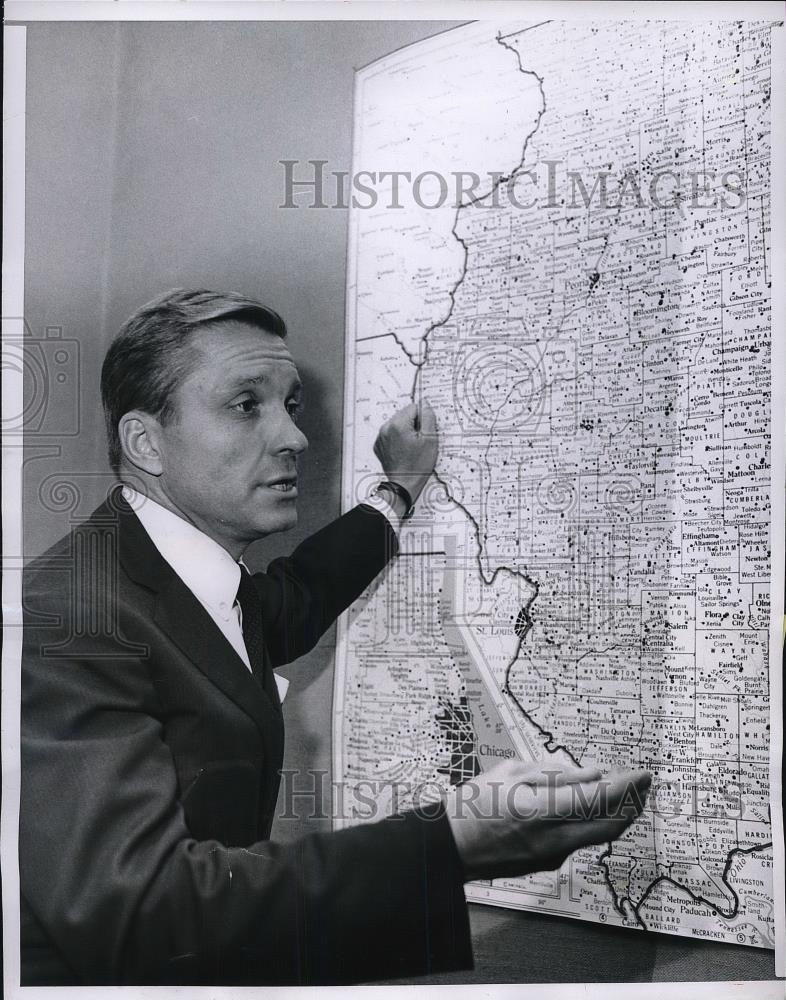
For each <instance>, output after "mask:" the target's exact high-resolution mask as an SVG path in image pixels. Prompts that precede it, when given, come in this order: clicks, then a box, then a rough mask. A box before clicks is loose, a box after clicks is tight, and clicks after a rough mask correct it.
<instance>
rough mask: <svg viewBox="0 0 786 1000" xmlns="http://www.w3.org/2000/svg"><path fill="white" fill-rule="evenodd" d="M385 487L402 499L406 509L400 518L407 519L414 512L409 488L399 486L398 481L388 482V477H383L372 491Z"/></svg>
mask: <svg viewBox="0 0 786 1000" xmlns="http://www.w3.org/2000/svg"><path fill="white" fill-rule="evenodd" d="M385 489H386V490H390V492H391V493H392V494H393V495H394V496H397V497H400V498H401V499H402V500H403V501H404V505H405V506H406V508H407V509H406V511H405V512H404V515H403V516H402V518H401V520H402V521H408V520H409V518H410V517H412V515H413V514H414V512H415V505H414V503H413V502H412V496H411V495H410V492H409V490H407V489H405V488H404V487H403V486H400V485H399V484H398V483H392V482H390V480H389V479H383V480H382V482H381V483H379V484H378V485H377V487H376V489H375V490H374V492H375V493H379V492H380V490H385Z"/></svg>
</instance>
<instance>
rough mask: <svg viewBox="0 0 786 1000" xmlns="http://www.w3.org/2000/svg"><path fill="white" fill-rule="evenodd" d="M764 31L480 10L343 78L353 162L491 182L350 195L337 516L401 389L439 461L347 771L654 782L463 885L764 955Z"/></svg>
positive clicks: (383, 594)
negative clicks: (599, 773)
mask: <svg viewBox="0 0 786 1000" xmlns="http://www.w3.org/2000/svg"><path fill="white" fill-rule="evenodd" d="M771 30H772V26H771V25H769V24H764V23H734V24H711V25H698V24H697V25H690V24H686V23H679V24H675V23H668V22H662V23H652V22H649V23H644V22H622V23H616V24H610V23H608V22H606V23H604V24H599V25H592V24H590V23H588V22H584V23H581V24H575V25H568V24H564V23H555V22H549V23H545V24H540V25H533V26H527V25H519V26H511V25H503V26H501V27H500V26H496V27H492V26H491V25H489V24H481V25H472V26H469V27H467V28H462V29H457V30H455V31H452V32H448V33H446V34H445V35H442V36H438V37H437V38H435V39H431V40H429V41H428V42H425V43H422V44H420V45H417V46H412V47H410V48H409V49H405V50H403V51H402V52H400V53H396V54H394V55H393V56H391V57H389V58H388V59H386V60H382V61H380V62H379V63H376V64H374V65H373V66H372V67H369V68H368V69H367V70H366V71H364V72H363V73H362V74H361V75H360V76H359V78H358V90H357V98H356V116H357V130H356V148H355V151H354V162H353V166H354V168H355V169H356V170H357V169H360V168H364V169H369V170H373V169H375V168H376V169H377V170H378V169H379V168H380V167H381V166H384V167H385V168H386V169H388V170H390V169H391V168H392V167H395V169H400V170H404V169H408V170H411V171H412V172H413V173H414V172H416V170H417V169H418V168H420V169H426V168H428V169H431V170H436V171H442V172H443V173H448V172H449V171H458V170H462V171H474V172H476V173H477V174H478V175H479V176H480V177H481V178H483V177H485V178H486V183H485V185H484V184H483V183H482V182H481V184H480V185H479V186H478V187H477V189H476V190H475V191H474V192H473V193H472V194H471V195H470V196H466V195H465V196H464V197H462V199H461V202H460V205H459V207H458V208H456V207H455V206H454V207H452V208H451V207H449V206H444V207H441V208H440V209H438V210H437V209H433V210H430V209H428V208H424V207H423V206H422V205H417V204H407V203H406V199H402V201H404V202H405V204H404V207H403V208H402V209H401V210H392V211H391V210H388V209H386V208H385V207H384V206H383V205H381V206H380V207H379V208H378V209H376V210H375V211H362V210H360V211H354V212H353V214H352V236H351V254H350V285H349V296H348V305H349V323H348V327H349V329H348V345H347V346H348V353H347V361H348V364H347V370H348V387H347V407H346V412H347V419H348V426H347V448H346V452H345V493H346V497H345V499H346V501H347V503H350V502H352V501H353V500H354V498H356V497H357V496H358V495H362V492H363V489H364V488H367V484H368V482H369V481H372V480H373V472H374V470H373V469H371V468H370V467H368V468H367V467H365V466H363V464H362V462H361V460H360V459H359V457H358V456H360V455H362V454H364V453H366V454H370V441H369V437H370V436H371V434H372V433H373V430H374V429H375V428H376V427H377V426H379V423H380V421H381V420H382V419H385V418H386V417H387V416H389V415H390V413H392V412H393V411H394V410H395V409H396V408H397V407H398V406H399V405H401V403H402V402H406V401H407V400H408V399H409V398H419V397H420V396H425V397H426V398H428V399H429V401H430V402H431V404H432V405H433V406H434V408H435V410H436V412H437V418H438V421H439V426H440V435H441V451H440V459H439V463H438V468H437V481H436V483H435V484H434V486H433V487H432V489H431V490H430V491H429V493H428V495H427V496H426V497H425V498H424V500H423V502H422V503H421V505H420V508H421V509H420V512H419V515H418V518H417V519H416V520H415V522H414V523H413V524H412V525H411V527H408V528H407V529H406V530H405V532H404V534H403V536H402V554H401V556H400V557H399V559H398V561H397V562H396V563H395V565H394V566H393V567H392V568H391V570H390V571H389V573H388V574H387V577H386V578H385V579H383V581H381V583H379V584H378V585H377V587H376V588H375V589H374V592H373V593H371V594H369V595H368V600H367V602H366V603H365V604H363V605H362V606H360V607H359V608H357V609H356V610H355V611H353V613H352V615H351V617H350V618H349V619H347V620H346V621H345V622H344V623H343V625H342V628H341V631H340V643H339V652H338V658H337V681H336V695H337V697H336V703H337V709H338V711H337V714H336V729H335V740H334V745H335V748H336V765H337V767H336V771H337V777H339V778H341V779H343V780H344V781H345V783H346V785H347V787H349V788H351V787H352V786H353V783H354V784H356V783H358V782H361V781H366V780H370V779H374V780H376V781H378V782H379V786H378V788H377V795H378V801H379V803H380V807H381V808H390V807H392V805H393V803H394V802H395V803H396V804H400V803H401V801H402V795H403V801H404V802H406V795H407V791H406V789H409V790H410V792H412V790H413V789H415V791H416V792H417V790H418V789H422V788H428V787H429V786H431V787H432V788H437V787H439V786H440V785H443V786H444V785H446V784H447V783H448V782H450V783H457V782H458V781H460V780H465V779H466V778H467V777H472V776H473V774H474V773H477V770H478V769H479V768H482V767H487V766H490V765H491V764H492V763H494V761H495V760H496V759H498V758H501V757H512V756H516V757H520V758H522V759H524V760H534V761H545V762H548V761H551V760H555V759H558V760H560V761H562V762H564V761H575V762H579V763H581V764H585V765H598V766H600V767H602V768H604V769H609V768H613V767H615V766H636V767H638V766H641V767H646V768H649V769H650V770H652V771H653V772H654V774H655V785H654V789H655V792H654V794H652V795H651V798H650V802H649V804H648V808H647V810H646V811H645V813H644V815H643V816H642V817H641V819H640V820H639V821H637V823H636V824H635V825H634V826H633V827H632V828H631V830H630V831H629V832H628V834H626V835H625V837H624V838H622V839H621V840H620V841H617V842H615V843H614V844H613V845H607V846H606V847H605V848H604V847H600V848H597V849H590V850H586V851H581V852H577V854H576V855H574V856H573V857H572V858H571V859H569V861H568V862H567V863H566V865H565V866H564V868H563V870H562V872H561V873H558V874H556V875H554V874H545V875H540V876H533V877H530V878H528V879H518V880H497V881H495V882H494V883H488V884H482V885H477V886H470V887H468V897H469V898H470V899H477V900H481V901H485V902H494V903H499V904H502V905H511V906H517V907H533V908H537V909H542V910H546V911H548V912H555V913H561V914H564V915H570V916H581V917H586V918H589V919H594V920H599V921H604V922H609V923H614V924H621V925H626V926H631V927H641V928H644V927H646V928H649V929H653V930H661V931H667V932H672V933H684V934H691V935H693V936H698V937H707V938H713V939H718V940H726V941H734V942H739V943H745V944H752V945H758V946H763V947H773V943H774V937H773V935H774V928H773V904H772V897H773V890H772V852H771V845H770V840H771V833H770V826H769V805H768V780H769V776H768V759H769V757H768V754H769V724H770V723H769V720H770V713H769V688H768V679H767V655H768V654H767V634H768V627H769V574H770V568H769V552H768V532H769V515H770V498H769V441H770V430H771V426H770V410H769V385H770V278H769V273H770V262H769V221H768V220H769V134H770V129H769V93H770V89H769V88H770V63H769V56H770V32H771ZM391 137H393V138H391ZM365 449H368V451H364V450H365ZM402 789H404V791H403V792H402ZM412 794H415V792H412ZM358 818H362V817H360V816H354V815H352V814H351V813H350V815H349V816H348V817H347V821H348V822H352V821H355V820H356V819H358Z"/></svg>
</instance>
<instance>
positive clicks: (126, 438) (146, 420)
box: [117, 410, 164, 476]
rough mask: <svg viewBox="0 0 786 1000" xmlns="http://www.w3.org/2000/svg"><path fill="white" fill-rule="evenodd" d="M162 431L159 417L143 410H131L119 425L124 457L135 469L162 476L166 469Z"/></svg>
mask: <svg viewBox="0 0 786 1000" xmlns="http://www.w3.org/2000/svg"><path fill="white" fill-rule="evenodd" d="M160 432H161V424H160V423H159V422H158V420H157V418H156V417H154V416H153V415H152V414H151V413H145V412H144V411H143V410H129V412H128V413H124V414H123V416H122V417H121V418H120V421H119V423H118V425H117V433H118V435H119V437H120V445H121V447H122V449H123V457H124V458H125V460H126V461H127V462H128V463H129V464H131V465H133V466H134V468H135V469H139V470H140V471H141V472H147V473H148V474H149V475H151V476H160V475H161V473H162V472H163V471H164V467H163V461H162V459H163V455H162V452H161V433H160Z"/></svg>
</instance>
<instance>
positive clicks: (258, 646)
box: [237, 565, 279, 705]
mask: <svg viewBox="0 0 786 1000" xmlns="http://www.w3.org/2000/svg"><path fill="white" fill-rule="evenodd" d="M237 603H238V604H239V605H240V610H241V612H242V615H243V625H242V629H243V641H244V642H245V644H246V652H247V653H248V659H249V662H250V664H251V670H252V672H253V674H254V676H255V677H256V679H257V680H258V681H259V683H260V684H261V685H262V687H263V688H264V689H265V691H267V693H268V694H269V695H270V697H271V699H272V701H273V703H274V704H275V705H278V704H279V699H278V691H277V689H276V681H275V678H274V677H273V671H272V669H271V668H270V666H269V665H268V663H267V660H266V658H265V649H264V643H263V642H262V607H261V602H260V599H259V592H258V591H257V588H256V587H255V586H254V581H253V580H252V579H251V574H250V573H249V572H248V570H247V569H246V567H245V566H243V565H241V566H240V585H239V586H238V588H237Z"/></svg>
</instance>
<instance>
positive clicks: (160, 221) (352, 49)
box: [24, 21, 774, 983]
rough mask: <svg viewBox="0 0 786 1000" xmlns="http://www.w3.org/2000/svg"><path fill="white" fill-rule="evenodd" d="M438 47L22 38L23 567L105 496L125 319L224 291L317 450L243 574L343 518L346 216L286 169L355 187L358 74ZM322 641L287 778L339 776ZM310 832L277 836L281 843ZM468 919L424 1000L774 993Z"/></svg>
mask: <svg viewBox="0 0 786 1000" xmlns="http://www.w3.org/2000/svg"><path fill="white" fill-rule="evenodd" d="M450 26H451V23H450V22H426V21H420V22H405V21H398V22H395V21H393V22H368V21H365V22H330V21H322V22H243V23H228V22H224V23H220V22H219V23H215V22H213V23H207V22H205V23H198V22H196V23H195V22H192V23H152V24H146V23H139V24H132V23H125V24H122V23H95V24H91V23H71V24H67V23H58V24H41V23H36V24H31V25H29V26H28V35H27V49H28V51H27V73H28V86H27V192H26V210H27V219H26V227H27V228H26V274H25V319H26V321H27V323H28V325H29V330H30V333H31V334H32V336H33V337H34V338H36V339H46V338H47V337H48V338H49V340H55V339H57V338H59V339H60V340H61V341H62V349H63V350H64V351H65V354H59V355H58V357H60V358H61V361H60V362H55V361H54V360H53V358H54V352H56V351H57V350H59V349H60V348H59V347H58V345H57V344H55V343H47V344H46V345H45V347H44V348H42V351H43V354H42V357H43V356H44V355H45V356H46V357H47V358H48V359H49V360H48V362H47V363H48V364H49V365H50V371H51V372H52V373H54V372H55V369H57V371H58V372H60V369H62V375H63V376H64V379H63V381H62V382H61V383H58V382H57V381H56V379H55V378H54V377H53V378H52V380H51V385H50V387H49V396H48V397H47V399H46V400H45V403H46V407H47V410H46V419H45V421H44V422H43V424H42V426H41V431H40V433H38V434H33V435H28V437H27V439H26V451H25V463H26V464H25V509H24V519H25V524H24V533H25V556H27V557H31V556H35V555H37V554H38V553H40V552H41V551H43V550H44V549H45V548H46V547H47V546H48V545H49V544H51V543H52V542H54V541H55V540H56V539H57V538H59V537H60V536H61V535H62V534H64V533H65V532H66V531H67V530H68V528H69V526H70V523H71V519H72V518H76V519H81V517H82V516H84V515H86V514H87V513H89V512H90V511H91V510H92V509H93V508H94V507H95V506H96V505H97V504H98V503H100V502H101V500H102V499H103V497H104V495H105V493H106V489H107V486H108V485H109V484H110V483H111V477H110V476H109V470H108V465H107V463H106V458H105V444H104V435H103V427H102V418H101V412H100V404H99V395H98V376H99V371H100V366H101V362H102V360H103V355H104V351H105V350H106V347H107V345H108V343H109V340H110V339H111V338H112V336H113V335H114V333H115V331H116V330H117V328H118V327H119V325H120V324H121V323H122V321H123V320H124V319H125V318H126V317H127V316H128V315H129V313H130V312H131V311H133V310H134V309H135V308H136V307H137V306H139V305H141V304H142V303H143V302H146V301H148V300H149V299H151V298H152V297H153V296H154V295H156V294H158V293H159V292H161V291H163V290H165V289H167V288H170V287H173V286H176V285H182V286H207V287H212V288H218V289H221V288H233V289H237V290H240V291H244V292H247V293H249V294H251V295H254V296H257V297H259V298H261V299H262V300H263V301H266V302H269V303H270V304H271V305H272V306H273V307H274V308H276V309H277V310H278V311H279V312H280V313H281V314H282V315H283V316H284V318H285V319H286V321H287V324H288V326H289V329H290V347H291V349H292V351H293V353H294V354H295V357H296V359H297V361H298V363H299V367H300V369H301V374H302V375H303V377H304V381H305V383H306V387H307V405H306V409H305V412H304V415H303V422H302V426H303V429H304V431H305V433H306V434H307V436H308V437H309V439H310V442H311V447H310V449H309V451H308V452H307V453H306V455H305V457H304V459H303V461H302V473H301V482H302V489H301V499H300V501H299V511H300V523H299V527H298V529H297V530H296V532H292V533H290V534H288V535H286V536H279V537H273V538H271V539H269V540H265V541H264V542H261V543H259V544H258V545H257V546H255V548H254V550H253V552H252V553H250V560H249V561H250V562H251V563H252V564H253V566H254V568H261V567H263V566H264V565H265V563H266V562H267V561H268V560H269V559H270V558H271V557H272V556H274V555H277V554H279V553H281V552H286V551H289V550H290V549H291V548H292V547H293V545H294V544H296V542H297V541H298V540H299V539H300V538H302V537H305V536H306V535H307V534H310V533H311V532H313V531H314V530H315V529H316V528H318V527H319V526H321V525H322V524H324V523H325V522H326V521H328V520H330V519H332V518H333V517H335V516H336V515H337V514H338V513H339V482H340V466H341V425H342V405H343V404H342V400H343V369H344V365H343V351H344V301H345V261H346V237H347V213H346V211H341V210H333V209H324V210H313V209H306V208H300V209H296V210H293V209H289V210H285V209H281V208H279V207H278V206H279V205H280V204H281V203H282V202H283V200H284V184H283V169H282V167H281V166H280V165H279V164H278V161H279V160H282V159H298V160H301V161H304V162H305V161H307V160H309V159H325V160H328V161H329V165H328V168H327V169H328V170H333V169H335V170H348V169H349V168H350V159H351V133H352V92H353V71H354V69H355V68H358V67H360V66H363V65H365V64H366V63H368V62H370V61H372V60H374V59H377V58H379V57H381V56H383V55H386V54H387V53H389V52H391V51H393V50H394V49H396V48H398V47H400V46H402V45H406V44H409V43H411V42H413V41H417V40H419V39H421V38H425V37H427V36H429V35H433V34H435V33H437V32H439V31H442V30H445V29H446V28H448V27H450ZM73 342H76V344H74V343H73ZM77 353H78V362H77ZM63 359H65V360H63ZM58 365H59V366H60V367H59V368H58V367H57V366H58ZM77 380H78V382H77ZM38 388H40V387H38ZM37 391H38V389H37V387H36V386H35V385H33V386H31V387H29V393H33V394H35V392H37ZM75 400H78V404H79V408H78V413H77V412H74V401H75ZM63 431H67V432H68V433H67V434H66V436H61V435H62V433H63ZM53 432H55V433H53ZM63 483H66V484H68V486H67V489H64V488H63ZM334 641H335V633H334V630H331V631H330V632H329V633H328V634H327V635H326V636H325V637H324V638H323V640H322V641H321V642H320V644H319V646H318V647H317V648H316V649H315V650H314V651H313V652H312V653H311V654H310V655H309V656H307V657H304V658H303V659H302V660H300V661H298V663H297V664H296V665H295V666H294V667H289V668H287V669H286V670H285V671H284V672H285V674H286V675H287V676H288V677H289V678H290V679H291V681H292V684H291V687H290V691H289V694H288V696H287V700H286V702H285V717H286V724H287V754H286V760H285V766H286V767H287V768H292V769H301V770H303V771H305V770H307V769H308V768H325V769H329V767H330V707H331V700H332V652H333V647H334ZM320 822H321V825H322V826H323V827H324V826H325V823H324V821H319V820H312V821H311V823H312V824H314V825H319V824H320ZM310 828H312V829H313V828H314V826H313V825H312V826H311V827H310ZM305 829H306V827H305V824H304V823H303V822H302V821H301V822H286V823H283V822H278V824H277V827H276V830H275V831H274V835H276V836H278V837H280V838H289V837H292V836H295V835H300V834H302V833H303V832H304V830H305ZM373 891H374V887H373V886H372V885H370V886H369V892H373ZM470 911H471V920H472V926H473V937H474V941H475V956H476V969H475V972H474V973H461V974H457V975H453V976H443V977H436V978H434V979H431V980H428V981H429V982H435V981H439V982H445V983H448V982H509V983H510V982H560V981H562V982H585V981H606V980H608V981H614V980H616V981H623V982H624V981H648V980H651V979H671V980H702V979H703V980H726V979H759V978H771V977H772V976H773V975H774V966H773V960H772V953H770V952H763V951H758V950H754V949H745V948H735V947H731V946H726V945H716V944H707V943H703V942H694V941H690V940H683V939H677V938H671V937H665V936H659V935H652V934H635V933H633V932H629V931H619V930H614V929H611V928H604V927H599V926H597V925H594V924H588V923H584V922H578V921H569V920H560V919H558V918H553V917H544V916H536V915H533V914H526V913H517V912H514V911H506V910H501V909H497V908H486V907H481V906H471V907H470Z"/></svg>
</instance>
